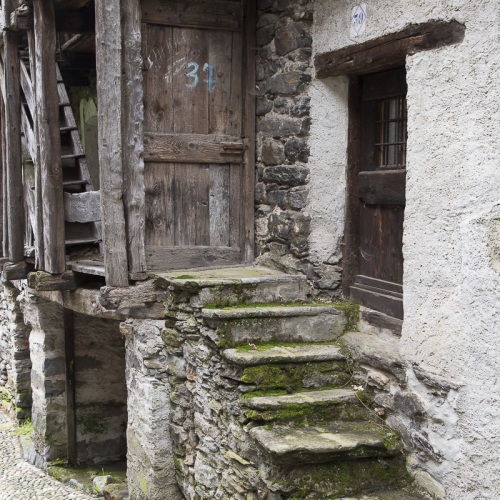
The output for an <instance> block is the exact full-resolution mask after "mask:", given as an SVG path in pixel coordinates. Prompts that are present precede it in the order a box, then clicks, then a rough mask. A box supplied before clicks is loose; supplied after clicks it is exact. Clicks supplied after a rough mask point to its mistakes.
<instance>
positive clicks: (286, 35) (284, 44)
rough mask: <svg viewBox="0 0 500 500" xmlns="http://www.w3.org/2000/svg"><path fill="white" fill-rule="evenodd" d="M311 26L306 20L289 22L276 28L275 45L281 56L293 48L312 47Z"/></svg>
mask: <svg viewBox="0 0 500 500" xmlns="http://www.w3.org/2000/svg"><path fill="white" fill-rule="evenodd" d="M309 30H310V26H309V25H308V24H307V23H304V22H289V23H287V24H286V25H285V26H282V27H279V28H278V29H277V30H276V37H275V41H274V43H275V47H276V53H277V54H278V55H279V56H284V55H286V54H288V53H289V52H291V51H292V50H295V49H298V48H301V47H310V46H311V44H312V38H311V35H310V33H309Z"/></svg>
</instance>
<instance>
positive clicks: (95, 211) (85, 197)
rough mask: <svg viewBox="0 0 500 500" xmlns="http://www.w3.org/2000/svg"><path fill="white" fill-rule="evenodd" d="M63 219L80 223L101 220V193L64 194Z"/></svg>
mask: <svg viewBox="0 0 500 500" xmlns="http://www.w3.org/2000/svg"><path fill="white" fill-rule="evenodd" d="M64 219H65V220H66V221H67V222H80V223H85V222H95V221H99V220H101V192H100V191H88V192H86V193H64Z"/></svg>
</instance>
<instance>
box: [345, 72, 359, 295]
mask: <svg viewBox="0 0 500 500" xmlns="http://www.w3.org/2000/svg"><path fill="white" fill-rule="evenodd" d="M348 110H349V128H348V144H347V165H348V168H347V179H346V181H347V185H346V211H345V225H344V249H343V252H342V262H343V271H344V272H343V274H342V289H343V292H344V295H345V296H346V297H349V296H350V287H351V285H352V284H353V282H354V276H355V275H356V274H358V266H359V238H360V235H359V205H360V203H359V197H358V173H359V171H360V168H361V158H360V156H361V139H362V137H361V124H362V113H361V81H360V78H359V77H357V76H353V77H351V79H350V81H349V97H348Z"/></svg>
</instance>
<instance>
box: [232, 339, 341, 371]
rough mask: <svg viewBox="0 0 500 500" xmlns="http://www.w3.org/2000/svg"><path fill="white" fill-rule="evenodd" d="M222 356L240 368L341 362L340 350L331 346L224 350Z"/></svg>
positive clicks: (307, 345) (314, 345) (284, 346)
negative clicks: (270, 364)
mask: <svg viewBox="0 0 500 500" xmlns="http://www.w3.org/2000/svg"><path fill="white" fill-rule="evenodd" d="M222 356H223V357H224V358H225V359H227V360H228V361H231V362H232V363H235V364H237V365H240V366H255V365H265V364H269V363H310V362H320V361H343V360H345V356H344V355H343V354H342V352H341V349H340V348H339V347H338V346H336V345H332V344H303V345H294V346H286V345H283V346H274V347H271V348H268V349H265V348H264V349H259V348H258V346H257V349H255V350H247V351H243V350H240V349H225V350H224V351H223V352H222Z"/></svg>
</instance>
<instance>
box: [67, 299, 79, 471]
mask: <svg viewBox="0 0 500 500" xmlns="http://www.w3.org/2000/svg"><path fill="white" fill-rule="evenodd" d="M64 354H65V359H66V371H65V374H66V432H67V439H68V456H67V458H68V463H69V464H70V465H71V466H73V467H75V466H76V465H77V449H76V386H75V327H74V322H73V311H71V310H70V309H66V308H65V309H64Z"/></svg>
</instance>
